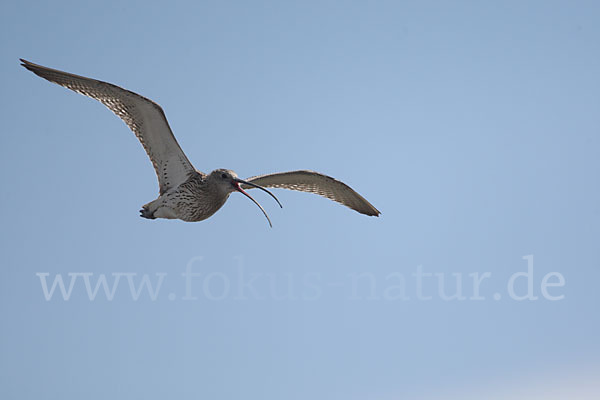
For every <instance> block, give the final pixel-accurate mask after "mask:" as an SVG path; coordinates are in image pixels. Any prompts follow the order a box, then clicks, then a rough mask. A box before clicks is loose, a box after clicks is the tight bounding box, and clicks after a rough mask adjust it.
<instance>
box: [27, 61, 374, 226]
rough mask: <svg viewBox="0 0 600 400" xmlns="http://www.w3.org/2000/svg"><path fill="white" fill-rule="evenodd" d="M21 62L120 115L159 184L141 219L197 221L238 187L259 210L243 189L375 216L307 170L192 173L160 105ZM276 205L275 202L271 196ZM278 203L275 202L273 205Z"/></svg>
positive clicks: (341, 187) (341, 186) (362, 202)
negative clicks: (313, 198) (313, 197)
mask: <svg viewBox="0 0 600 400" xmlns="http://www.w3.org/2000/svg"><path fill="white" fill-rule="evenodd" d="M21 62H22V64H21V65H22V66H23V67H25V68H27V69H28V70H30V71H32V72H33V73H35V74H36V75H38V76H40V77H42V78H44V79H47V80H48V81H50V82H53V83H56V84H58V85H61V86H64V87H66V88H68V89H71V90H73V91H75V92H77V93H81V94H83V95H85V96H88V97H91V98H93V99H96V100H98V101H100V102H101V103H102V104H104V105H105V106H106V107H108V109H110V110H111V111H112V112H114V113H115V114H116V115H117V116H118V117H119V118H121V119H122V120H123V121H124V122H125V123H126V124H127V126H129V128H130V129H131V130H132V131H133V133H134V134H135V135H136V136H137V138H138V139H139V141H140V143H141V144H142V146H143V147H144V149H145V150H146V153H147V154H148V157H149V158H150V161H151V162H152V165H153V166H154V170H155V171H156V175H157V177H158V184H159V197H158V198H157V199H156V200H154V201H152V202H150V203H148V204H146V205H144V206H143V207H142V210H141V211H140V212H141V216H142V217H144V218H149V219H155V218H168V219H181V220H184V221H202V220H204V219H206V218H208V217H210V216H211V215H213V214H214V213H215V212H217V211H218V210H219V209H220V208H221V207H222V206H223V204H225V202H226V201H227V199H228V198H229V195H230V194H231V193H232V192H234V191H238V192H240V193H242V194H244V195H245V196H247V197H248V198H250V199H251V200H252V201H253V202H254V203H255V204H256V205H257V206H258V207H259V208H260V209H261V210H262V212H263V213H264V214H265V217H266V218H267V220H268V221H269V224H271V221H270V219H269V217H268V216H267V213H266V212H265V210H264V209H263V208H262V207H261V205H260V204H258V203H257V202H256V201H255V200H254V199H253V198H252V197H251V196H250V195H249V194H248V193H246V191H245V190H244V189H250V188H259V189H261V190H264V191H265V192H267V193H268V194H269V195H271V196H272V197H273V198H275V200H277V198H276V197H275V196H274V195H273V194H272V193H271V192H269V191H268V190H266V189H264V187H274V188H284V189H291V190H298V191H303V192H309V193H315V194H318V195H320V196H323V197H326V198H328V199H331V200H334V201H337V202H338V203H341V204H343V205H345V206H347V207H350V208H351V209H353V210H356V211H358V212H359V213H362V214H365V215H372V216H378V215H379V214H380V213H379V211H378V210H377V209H376V208H375V207H373V206H372V205H371V204H370V203H369V202H368V201H367V200H366V199H365V198H363V197H362V196H361V195H359V194H358V193H356V192H355V191H354V190H353V189H352V188H350V187H349V186H348V185H346V184H345V183H343V182H340V181H338V180H336V179H334V178H331V177H329V176H326V175H323V174H320V173H318V172H313V171H292V172H280V173H275V174H270V175H261V176H256V177H252V178H249V179H247V180H242V179H239V178H238V177H237V175H236V174H235V172H233V171H230V170H226V169H217V170H214V171H212V172H211V173H210V174H208V175H207V174H204V173H202V172H200V171H197V170H196V169H195V168H194V167H193V166H192V163H190V161H189V160H188V158H187V157H186V155H185V153H184V152H183V151H182V150H181V147H180V146H179V144H178V143H177V140H176V139H175V136H174V135H173V132H172V131H171V128H170V127H169V123H168V122H167V118H166V116H165V113H164V112H163V110H162V108H161V107H160V106H159V105H158V104H156V103H155V102H153V101H152V100H150V99H147V98H145V97H143V96H140V95H139V94H137V93H134V92H131V91H129V90H126V89H123V88H120V87H118V86H116V85H113V84H111V83H107V82H102V81H98V80H96V79H91V78H86V77H83V76H79V75H74V74H70V73H67V72H63V71H59V70H56V69H51V68H47V67H44V66H41V65H37V64H34V63H31V62H29V61H26V60H23V59H21ZM277 203H279V200H277ZM279 205H280V206H281V204H279Z"/></svg>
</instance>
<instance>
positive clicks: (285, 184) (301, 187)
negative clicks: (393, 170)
mask: <svg viewBox="0 0 600 400" xmlns="http://www.w3.org/2000/svg"><path fill="white" fill-rule="evenodd" d="M246 180H247V181H248V182H251V183H254V184H255V185H259V186H264V187H273V188H283V189H290V190H298V191H301V192H309V193H314V194H318V195H320V196H323V197H326V198H328V199H331V200H333V201H337V202H338V203H340V204H343V205H345V206H347V207H350V208H351V209H353V210H355V211H358V212H359V213H361V214H365V215H371V216H376V217H377V216H379V214H380V212H379V211H378V210H377V209H376V208H375V207H373V205H372V204H371V203H369V202H368V201H367V200H366V199H365V198H364V197H362V196H361V195H360V194H358V193H356V192H355V191H354V190H353V189H352V188H351V187H350V186H348V185H346V184H345V183H343V182H340V181H338V180H337V179H334V178H332V177H330V176H327V175H323V174H320V173H318V172H314V171H290V172H278V173H276V174H268V175H260V176H254V177H252V178H248V179H246ZM242 187H243V188H244V189H252V186H248V185H243V184H242Z"/></svg>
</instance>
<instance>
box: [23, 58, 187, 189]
mask: <svg viewBox="0 0 600 400" xmlns="http://www.w3.org/2000/svg"><path fill="white" fill-rule="evenodd" d="M21 62H22V64H21V65H22V66H23V67H25V68H27V69H28V70H30V71H31V72H33V73H34V74H36V75H38V76H41V77H42V78H44V79H47V80H49V81H50V82H53V83H56V84H58V85H61V86H64V87H66V88H68V89H71V90H73V91H75V92H77V93H81V94H83V95H85V96H88V97H91V98H93V99H96V100H98V101H99V102H101V103H102V104H104V105H105V106H106V107H108V108H109V109H110V110H111V111H112V112H114V113H115V114H116V115H117V116H118V117H119V118H121V119H122V120H123V121H124V122H125V123H126V124H127V126H129V128H130V129H131V130H132V131H133V133H135V135H136V136H137V138H138V139H139V141H140V142H141V143H142V146H144V149H145V150H146V153H148V156H149V157H150V161H152V165H153V166H154V169H155V170H156V175H157V176H158V185H159V189H160V194H163V193H164V192H166V191H167V190H168V189H170V188H171V187H174V186H177V185H179V184H181V183H183V182H185V181H186V180H187V179H188V176H189V175H190V174H191V173H193V172H194V171H195V170H194V167H193V166H192V164H191V163H190V161H189V160H188V159H187V157H186V156H185V154H184V153H183V151H182V150H181V147H179V144H178V143H177V140H176V139H175V136H173V132H171V128H170V127H169V123H168V122H167V118H166V117H165V113H164V111H163V110H162V108H161V107H160V106H159V105H158V104H156V103H155V102H153V101H152V100H150V99H147V98H145V97H142V96H140V95H139V94H136V93H134V92H131V91H129V90H125V89H123V88H120V87H118V86H116V85H113V84H110V83H107V82H102V81H98V80H96V79H90V78H86V77H83V76H78V75H74V74H69V73H67V72H63V71H58V70H56V69H51V68H46V67H43V66H41V65H37V64H34V63H31V62H29V61H26V60H23V59H21Z"/></svg>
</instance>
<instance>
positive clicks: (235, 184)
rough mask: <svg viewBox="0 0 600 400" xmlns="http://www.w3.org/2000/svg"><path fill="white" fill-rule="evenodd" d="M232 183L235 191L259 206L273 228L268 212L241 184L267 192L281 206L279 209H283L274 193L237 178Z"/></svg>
mask: <svg viewBox="0 0 600 400" xmlns="http://www.w3.org/2000/svg"><path fill="white" fill-rule="evenodd" d="M231 183H232V184H233V187H234V188H235V190H237V191H238V192H240V193H242V194H243V195H244V196H246V197H247V198H249V199H250V200H252V202H253V203H254V204H256V205H257V206H258V208H260V210H261V211H262V212H263V214H264V215H265V217H266V218H267V221H269V226H270V227H271V228H272V227H273V224H271V219H270V218H269V216H268V215H267V212H266V211H265V209H264V208H262V206H261V205H260V204H258V202H257V201H256V200H254V199H253V198H252V196H250V195H249V194H248V193H246V191H245V190H244V189H242V187H241V186H240V183H243V184H245V185H248V186H252V187H255V188H257V189H260V190H262V191H264V192H267V193H268V194H269V195H270V196H271V197H272V198H274V199H275V201H276V202H277V204H279V207H281V208H283V206H282V205H281V203H280V202H279V200H278V199H277V197H275V195H274V194H273V193H271V192H269V191H268V190H267V189H265V188H264V187H262V186H259V185H255V184H254V183H250V182H247V181H245V180H243V179H239V178H235V179H234V180H233V181H232V182H231Z"/></svg>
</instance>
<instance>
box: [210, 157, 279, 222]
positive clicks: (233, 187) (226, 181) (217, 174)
mask: <svg viewBox="0 0 600 400" xmlns="http://www.w3.org/2000/svg"><path fill="white" fill-rule="evenodd" d="M208 179H209V181H210V182H211V184H213V185H214V186H215V187H216V188H217V190H219V191H220V192H221V193H222V195H224V196H226V195H228V194H229V193H231V192H240V193H241V194H243V195H244V196H246V197H248V198H249V199H250V200H252V202H254V204H256V205H257V206H258V208H260V210H261V211H262V212H263V214H264V215H265V217H266V218H267V221H269V226H271V227H273V225H272V224H271V219H270V218H269V216H268V215H267V212H266V211H265V209H264V208H262V206H261V205H260V204H258V202H257V201H256V200H254V199H253V198H252V196H250V195H249V194H248V193H246V191H245V190H244V189H242V187H241V186H240V183H241V184H244V185H248V186H252V187H255V188H258V189H260V190H263V191H265V192H267V193H268V194H269V195H270V196H271V197H273V198H274V199H275V201H276V202H277V204H279V207H282V205H281V203H280V202H279V200H278V199H277V197H275V195H274V194H273V193H271V192H269V191H268V190H267V189H265V188H264V187H262V186H259V185H256V184H254V183H251V182H248V181H245V180H243V179H240V178H238V176H237V174H236V173H235V172H233V171H232V170H229V169H222V168H221V169H215V170H214V171H212V172H211V173H210V175H209V176H208Z"/></svg>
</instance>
